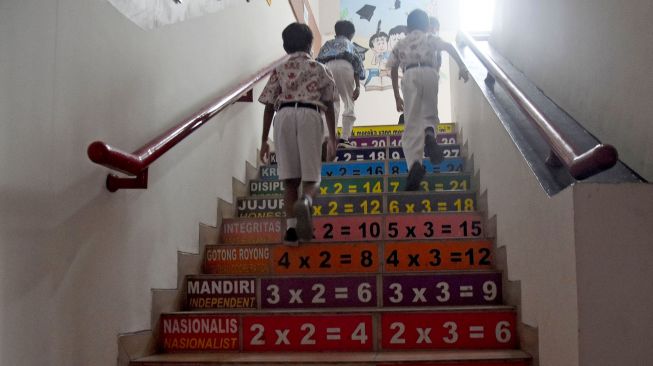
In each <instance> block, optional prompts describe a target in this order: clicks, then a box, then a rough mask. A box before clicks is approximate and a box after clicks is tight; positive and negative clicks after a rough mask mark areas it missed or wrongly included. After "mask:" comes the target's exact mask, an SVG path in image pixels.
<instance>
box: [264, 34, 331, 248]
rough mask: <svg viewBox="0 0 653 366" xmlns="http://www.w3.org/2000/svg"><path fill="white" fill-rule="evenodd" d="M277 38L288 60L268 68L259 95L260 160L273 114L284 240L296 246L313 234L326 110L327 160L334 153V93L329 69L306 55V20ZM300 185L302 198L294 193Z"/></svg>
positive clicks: (266, 148) (310, 41) (308, 39)
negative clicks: (262, 109)
mask: <svg viewBox="0 0 653 366" xmlns="http://www.w3.org/2000/svg"><path fill="white" fill-rule="evenodd" d="M281 37H282V38H283V48H284V49H285V50H286V52H287V53H288V54H289V58H288V60H287V61H286V62H285V63H283V64H282V65H280V66H278V67H277V68H276V69H275V70H274V71H273V72H272V75H271V76H270V79H269V80H268V83H267V84H266V85H265V88H264V89H263V92H262V93H261V96H260V97H259V99H258V100H259V102H261V103H263V104H265V112H264V114H263V141H262V143H261V160H262V161H264V162H267V161H268V157H269V153H270V146H269V145H268V135H269V133H270V125H271V124H272V118H273V117H274V142H275V146H276V154H277V164H278V168H277V170H278V172H279V178H280V179H282V180H283V181H284V184H285V195H284V209H285V211H286V233H285V235H284V238H283V241H284V243H285V244H287V245H297V244H298V242H299V240H302V241H310V240H311V239H312V238H313V225H312V220H311V205H312V202H313V197H315V195H316V194H317V193H318V189H319V186H320V175H321V170H322V169H321V164H322V162H321V160H322V159H321V154H322V141H323V139H324V130H323V129H324V126H323V122H322V115H321V111H324V112H325V116H326V124H327V129H328V130H329V138H328V143H327V159H328V160H329V161H331V160H333V158H334V157H335V154H336V139H335V136H336V134H335V117H334V116H335V113H334V101H336V100H338V98H339V96H338V91H337V90H336V84H335V82H334V80H333V76H332V75H331V73H330V72H329V70H327V69H326V67H324V65H322V64H320V63H318V62H317V61H315V60H313V58H312V57H311V56H310V54H309V53H310V51H311V45H312V44H313V33H312V32H311V29H310V28H309V27H308V26H307V25H305V24H300V23H292V24H290V25H289V26H287V27H286V29H284V30H283V32H282V33H281ZM275 111H276V112H275ZM300 185H301V186H302V196H301V198H299V197H298V196H299V193H298V191H299V186H300Z"/></svg>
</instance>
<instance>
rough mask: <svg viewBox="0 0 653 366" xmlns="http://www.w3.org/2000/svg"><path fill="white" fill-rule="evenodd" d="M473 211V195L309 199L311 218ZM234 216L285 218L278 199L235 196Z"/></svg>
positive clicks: (447, 194)
mask: <svg viewBox="0 0 653 366" xmlns="http://www.w3.org/2000/svg"><path fill="white" fill-rule="evenodd" d="M475 209H476V193H475V192H469V191H459V192H433V193H430V192H400V193H389V194H382V193H360V194H343V195H320V196H317V197H315V198H314V199H313V208H312V215H313V217H319V216H340V215H381V214H402V213H415V212H421V213H429V212H471V211H474V210H475ZM236 216H237V217H285V210H284V200H283V197H282V196H254V197H239V198H237V200H236Z"/></svg>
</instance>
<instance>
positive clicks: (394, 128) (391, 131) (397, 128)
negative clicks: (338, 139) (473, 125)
mask: <svg viewBox="0 0 653 366" xmlns="http://www.w3.org/2000/svg"><path fill="white" fill-rule="evenodd" d="M404 127H405V125H403V124H397V125H375V126H354V128H352V131H351V136H353V137H359V136H400V135H401V134H402V133H403V132H404ZM455 130H456V124H455V123H439V124H437V125H436V126H435V132H437V133H451V132H454V131H455ZM336 131H337V133H338V134H341V133H342V128H341V127H338V128H337V130H336Z"/></svg>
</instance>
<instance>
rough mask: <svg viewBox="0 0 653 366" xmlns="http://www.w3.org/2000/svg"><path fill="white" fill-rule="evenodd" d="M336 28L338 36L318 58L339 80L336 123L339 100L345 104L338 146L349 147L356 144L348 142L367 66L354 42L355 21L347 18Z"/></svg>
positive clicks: (321, 51) (326, 46) (327, 44)
mask: <svg viewBox="0 0 653 366" xmlns="http://www.w3.org/2000/svg"><path fill="white" fill-rule="evenodd" d="M334 29H335V32H336V38H334V39H332V40H329V41H326V43H325V44H324V45H323V46H322V48H320V53H319V54H318V55H317V57H316V60H318V61H319V62H321V63H323V64H324V65H326V67H327V69H329V71H331V74H332V75H333V78H334V80H335V82H336V89H337V90H338V94H340V98H339V99H338V100H337V101H336V102H335V104H334V106H335V118H336V125H337V124H338V119H339V118H340V116H339V114H340V99H342V102H343V105H344V110H343V112H342V134H341V135H340V139H339V140H338V147H342V148H348V147H353V146H352V145H351V144H350V143H349V137H351V131H352V129H353V127H354V121H356V113H355V112H354V102H355V101H356V99H358V96H359V95H360V79H363V80H364V79H365V68H364V67H363V61H362V60H361V58H360V56H359V55H358V53H357V52H356V48H355V46H354V44H353V43H352V42H351V40H352V39H353V38H354V34H355V33H356V28H355V27H354V24H353V23H352V22H350V21H348V20H339V21H338V22H336V25H335V27H334Z"/></svg>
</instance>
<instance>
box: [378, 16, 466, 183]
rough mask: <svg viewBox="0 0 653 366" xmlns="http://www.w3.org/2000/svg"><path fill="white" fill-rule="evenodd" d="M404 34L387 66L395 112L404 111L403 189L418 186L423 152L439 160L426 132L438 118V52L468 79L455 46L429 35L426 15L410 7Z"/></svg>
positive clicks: (439, 150)
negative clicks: (456, 66)
mask: <svg viewBox="0 0 653 366" xmlns="http://www.w3.org/2000/svg"><path fill="white" fill-rule="evenodd" d="M407 26H408V32H409V33H408V34H407V35H406V38H404V39H402V40H400V41H399V42H398V43H397V45H396V46H395V47H394V48H393V50H392V54H391V55H390V59H389V60H388V66H389V67H390V68H391V73H390V75H391V77H392V88H393V90H394V94H395V102H396V104H397V111H398V112H404V120H405V127H404V133H403V135H402V139H401V141H402V142H401V144H402V147H403V150H404V156H405V157H406V163H407V164H408V166H409V167H410V170H409V171H408V179H407V182H406V190H407V191H416V190H418V189H419V183H420V182H421V180H422V178H423V177H424V174H425V173H426V170H425V169H424V167H423V166H422V157H423V156H424V152H426V154H427V156H428V157H429V159H430V160H431V162H432V163H434V164H437V163H440V162H441V161H442V158H443V157H442V149H441V148H440V147H439V146H438V144H437V142H436V140H435V136H434V134H432V133H427V132H426V131H427V129H429V127H430V128H431V129H432V128H433V127H434V126H435V125H436V124H438V123H439V121H438V106H437V103H436V102H435V101H437V95H438V82H439V78H440V76H439V73H438V69H437V66H438V60H437V54H438V52H439V51H445V52H447V53H449V55H450V56H451V57H453V59H454V60H455V61H456V63H458V67H459V68H460V73H459V79H463V80H464V81H465V82H467V80H468V79H469V73H468V72H467V68H466V67H465V65H464V64H463V62H462V60H461V59H460V57H459V56H458V53H457V52H456V50H455V48H454V47H453V46H452V45H451V44H450V43H448V42H445V41H443V40H442V39H440V38H439V37H436V36H433V35H432V34H429V17H428V15H427V14H426V12H424V11H423V10H419V9H416V10H413V11H412V12H411V13H410V14H408V19H407ZM399 67H401V68H402V70H403V78H402V80H401V91H402V93H403V96H404V97H403V98H402V97H401V94H400V93H399Z"/></svg>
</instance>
